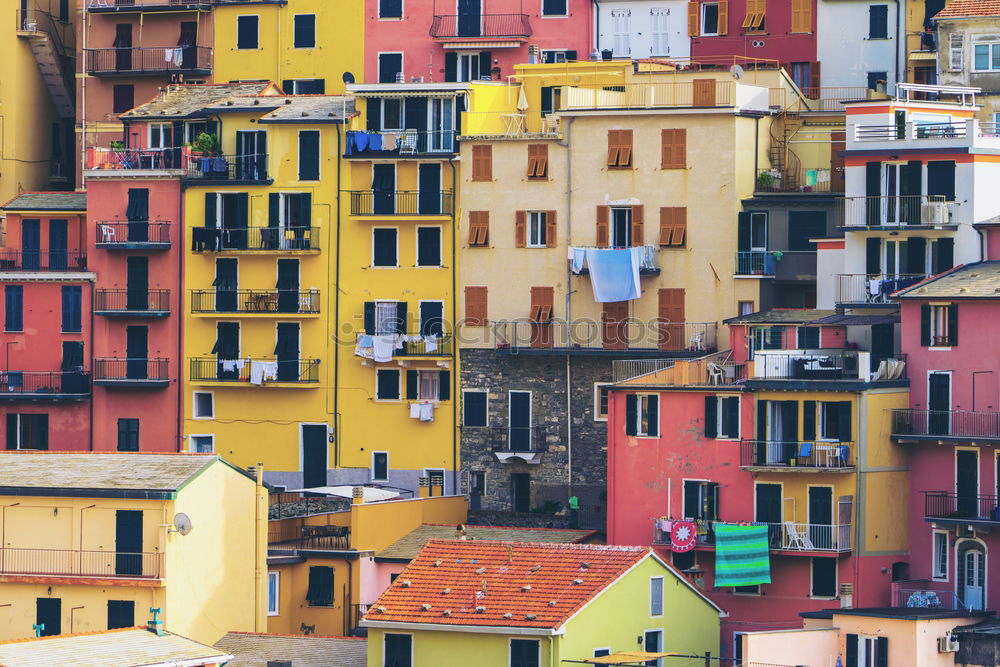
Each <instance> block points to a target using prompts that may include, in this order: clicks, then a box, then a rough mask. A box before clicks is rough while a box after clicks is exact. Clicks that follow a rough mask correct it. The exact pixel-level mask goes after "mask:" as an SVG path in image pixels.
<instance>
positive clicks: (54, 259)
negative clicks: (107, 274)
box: [0, 248, 87, 273]
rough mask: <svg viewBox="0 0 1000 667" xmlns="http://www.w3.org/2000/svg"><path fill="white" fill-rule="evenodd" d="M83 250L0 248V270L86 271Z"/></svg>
mask: <svg viewBox="0 0 1000 667" xmlns="http://www.w3.org/2000/svg"><path fill="white" fill-rule="evenodd" d="M86 270H87V253H86V252H85V251H83V250H12V249H10V248H0V272H2V271H17V272H21V271H24V272H35V271H39V272H43V273H48V272H50V271H73V272H76V271H86Z"/></svg>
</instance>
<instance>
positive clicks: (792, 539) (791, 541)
mask: <svg viewBox="0 0 1000 667" xmlns="http://www.w3.org/2000/svg"><path fill="white" fill-rule="evenodd" d="M785 533H786V543H787V546H788V547H789V548H791V549H802V550H804V551H812V550H813V549H814V547H813V543H812V540H811V539H809V536H808V535H806V534H804V533H800V532H799V529H798V528H796V527H795V524H794V523H792V522H791V521H786V522H785Z"/></svg>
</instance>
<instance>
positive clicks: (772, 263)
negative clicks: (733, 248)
mask: <svg viewBox="0 0 1000 667" xmlns="http://www.w3.org/2000/svg"><path fill="white" fill-rule="evenodd" d="M777 266H778V255H777V254H776V253H775V252H774V251H772V250H741V251H739V252H737V253H736V272H735V275H737V276H753V277H756V278H773V277H774V274H775V272H776V271H777Z"/></svg>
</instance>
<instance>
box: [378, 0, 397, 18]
mask: <svg viewBox="0 0 1000 667" xmlns="http://www.w3.org/2000/svg"><path fill="white" fill-rule="evenodd" d="M378 17H379V18H380V19H401V18H403V0H378Z"/></svg>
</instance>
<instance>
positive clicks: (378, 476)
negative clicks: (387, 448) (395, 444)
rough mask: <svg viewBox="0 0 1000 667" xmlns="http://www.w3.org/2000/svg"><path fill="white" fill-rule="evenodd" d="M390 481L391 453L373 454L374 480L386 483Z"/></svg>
mask: <svg viewBox="0 0 1000 667" xmlns="http://www.w3.org/2000/svg"><path fill="white" fill-rule="evenodd" d="M388 479H389V453H388V452H372V480H373V481H382V482H384V481H386V480H388Z"/></svg>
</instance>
